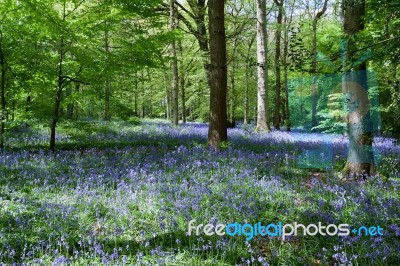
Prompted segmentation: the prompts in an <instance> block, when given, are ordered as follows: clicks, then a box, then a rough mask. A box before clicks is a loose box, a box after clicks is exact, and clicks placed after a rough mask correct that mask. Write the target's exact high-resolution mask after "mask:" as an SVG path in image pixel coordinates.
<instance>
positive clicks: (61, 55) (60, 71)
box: [50, 6, 65, 152]
mask: <svg viewBox="0 0 400 266" xmlns="http://www.w3.org/2000/svg"><path fill="white" fill-rule="evenodd" d="M64 13H65V6H64ZM64 53H65V51H64V36H61V41H60V50H59V62H58V82H57V91H56V98H55V102H54V116H53V120H52V123H51V126H50V150H51V151H52V152H55V150H56V127H57V122H58V118H59V113H60V104H61V97H62V90H63V83H64V81H63V62H64Z"/></svg>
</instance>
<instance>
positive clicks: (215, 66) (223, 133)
mask: <svg viewBox="0 0 400 266" xmlns="http://www.w3.org/2000/svg"><path fill="white" fill-rule="evenodd" d="M224 5H225V4H224V1H221V0H209V1H208V15H209V33H210V55H211V66H210V73H209V75H210V77H209V80H210V81H211V84H210V85H211V86H210V88H211V93H210V126H209V128H208V143H209V145H210V146H211V147H212V148H214V149H217V148H218V147H219V145H220V143H221V142H222V141H226V140H227V139H228V134H227V128H226V126H227V125H226V120H227V119H226V118H227V115H226V93H227V65H226V39H225V38H226V36H225V23H224V22H225V10H224Z"/></svg>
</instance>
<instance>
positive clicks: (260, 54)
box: [256, 0, 270, 132]
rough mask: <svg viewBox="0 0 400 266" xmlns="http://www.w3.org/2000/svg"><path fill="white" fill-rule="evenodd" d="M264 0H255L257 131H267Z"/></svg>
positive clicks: (266, 40) (266, 64) (266, 57)
mask: <svg viewBox="0 0 400 266" xmlns="http://www.w3.org/2000/svg"><path fill="white" fill-rule="evenodd" d="M266 24H267V22H266V3H265V0H257V25H256V30H257V126H256V130H257V131H264V132H268V131H269V130H270V128H269V111H268V109H269V107H268V56H267V55H268V49H267V42H268V39H267V25H266Z"/></svg>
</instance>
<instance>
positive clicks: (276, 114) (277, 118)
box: [274, 0, 283, 129]
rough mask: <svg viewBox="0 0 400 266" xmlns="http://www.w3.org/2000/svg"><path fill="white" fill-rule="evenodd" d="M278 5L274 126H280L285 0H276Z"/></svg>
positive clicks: (277, 127) (276, 127)
mask: <svg viewBox="0 0 400 266" xmlns="http://www.w3.org/2000/svg"><path fill="white" fill-rule="evenodd" d="M275 3H276V5H277V6H278V17H277V19H276V21H277V29H276V33H275V37H276V47H275V75H276V85H275V110H274V127H275V129H279V127H280V119H281V117H280V103H281V62H280V60H281V36H282V13H283V0H282V1H281V2H280V1H278V0H275Z"/></svg>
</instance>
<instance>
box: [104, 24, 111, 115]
mask: <svg viewBox="0 0 400 266" xmlns="http://www.w3.org/2000/svg"><path fill="white" fill-rule="evenodd" d="M104 49H105V52H106V55H107V57H108V54H109V52H110V43H109V32H108V30H106V31H105V32H104ZM106 68H107V69H108V67H106ZM108 72H109V71H106V80H105V83H104V121H111V113H110V109H111V108H110V107H111V104H110V99H111V80H110V73H108Z"/></svg>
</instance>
